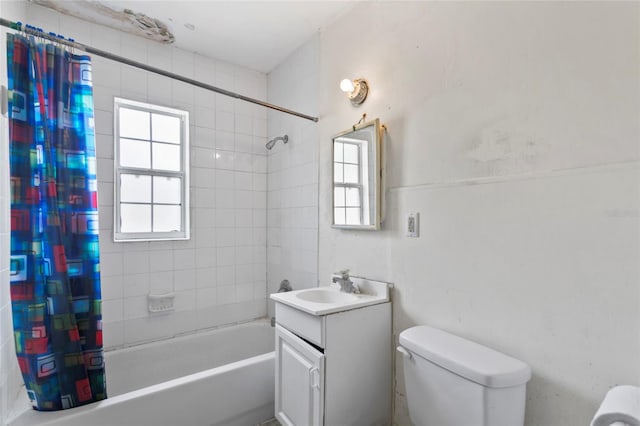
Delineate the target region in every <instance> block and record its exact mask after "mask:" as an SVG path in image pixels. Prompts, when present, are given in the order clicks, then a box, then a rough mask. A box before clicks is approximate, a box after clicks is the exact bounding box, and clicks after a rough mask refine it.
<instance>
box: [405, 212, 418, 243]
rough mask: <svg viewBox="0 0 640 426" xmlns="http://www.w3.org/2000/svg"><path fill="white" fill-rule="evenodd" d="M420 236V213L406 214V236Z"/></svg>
mask: <svg viewBox="0 0 640 426" xmlns="http://www.w3.org/2000/svg"><path fill="white" fill-rule="evenodd" d="M419 236H420V213H409V215H408V216H407V237H411V238H418V237H419Z"/></svg>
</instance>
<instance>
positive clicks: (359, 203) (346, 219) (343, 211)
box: [333, 137, 369, 225]
mask: <svg viewBox="0 0 640 426" xmlns="http://www.w3.org/2000/svg"><path fill="white" fill-rule="evenodd" d="M363 149H364V150H365V152H366V150H367V141H366V140H360V139H351V138H346V137H341V138H338V139H336V140H335V141H334V145H333V181H334V189H333V191H334V193H333V200H334V222H335V224H336V225H361V224H364V223H367V222H368V204H369V200H367V199H363V194H366V193H367V187H368V184H369V182H368V173H367V165H366V164H363V156H362V150H363ZM365 215H366V216H367V217H365Z"/></svg>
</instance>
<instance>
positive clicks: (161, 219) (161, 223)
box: [153, 206, 182, 232]
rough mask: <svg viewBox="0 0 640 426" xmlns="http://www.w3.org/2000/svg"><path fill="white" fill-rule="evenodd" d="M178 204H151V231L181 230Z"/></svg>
mask: <svg viewBox="0 0 640 426" xmlns="http://www.w3.org/2000/svg"><path fill="white" fill-rule="evenodd" d="M181 223H182V221H181V218H180V206H153V232H171V231H177V232H179V231H181V229H180V228H181V227H182V226H181Z"/></svg>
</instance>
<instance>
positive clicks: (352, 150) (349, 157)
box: [344, 143, 360, 164]
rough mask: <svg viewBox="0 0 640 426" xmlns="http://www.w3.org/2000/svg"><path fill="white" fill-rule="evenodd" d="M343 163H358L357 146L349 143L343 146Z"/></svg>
mask: <svg viewBox="0 0 640 426" xmlns="http://www.w3.org/2000/svg"><path fill="white" fill-rule="evenodd" d="M344 162H345V163H354V164H358V163H360V156H359V155H358V145H354V144H351V143H346V144H344Z"/></svg>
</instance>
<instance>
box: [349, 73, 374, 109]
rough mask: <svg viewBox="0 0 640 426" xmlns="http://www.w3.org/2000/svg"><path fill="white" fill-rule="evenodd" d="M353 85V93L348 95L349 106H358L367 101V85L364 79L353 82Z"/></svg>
mask: <svg viewBox="0 0 640 426" xmlns="http://www.w3.org/2000/svg"><path fill="white" fill-rule="evenodd" d="M353 84H354V88H353V91H352V92H351V93H349V100H350V101H351V105H353V106H359V105H361V104H362V103H363V102H364V101H365V99H367V95H368V94H369V84H368V83H367V80H365V79H364V78H359V79H356V80H354V81H353Z"/></svg>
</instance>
